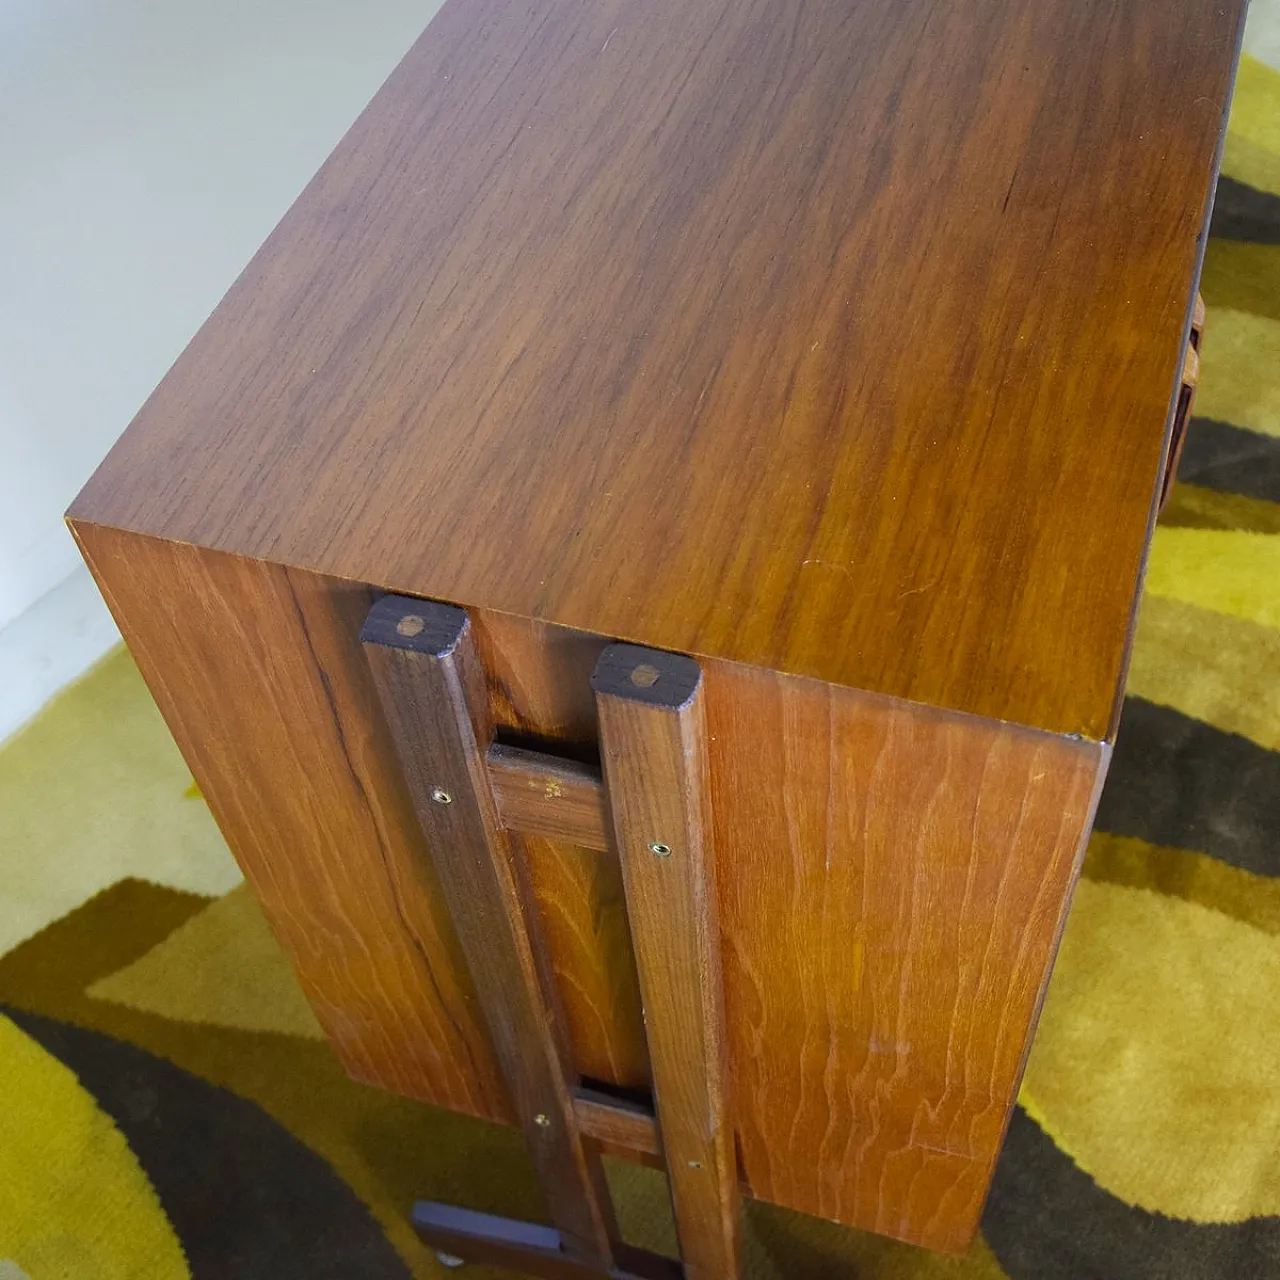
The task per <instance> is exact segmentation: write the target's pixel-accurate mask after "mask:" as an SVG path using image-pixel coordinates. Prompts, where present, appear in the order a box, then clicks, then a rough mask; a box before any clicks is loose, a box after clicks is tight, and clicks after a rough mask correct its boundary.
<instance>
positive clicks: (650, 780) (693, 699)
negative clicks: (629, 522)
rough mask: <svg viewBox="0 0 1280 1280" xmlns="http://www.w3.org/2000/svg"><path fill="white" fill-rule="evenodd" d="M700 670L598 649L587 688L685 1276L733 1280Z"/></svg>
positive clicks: (736, 1228)
mask: <svg viewBox="0 0 1280 1280" xmlns="http://www.w3.org/2000/svg"><path fill="white" fill-rule="evenodd" d="M701 679H702V676H701V670H700V668H699V667H698V664H697V663H696V662H694V661H693V660H692V659H690V658H686V657H682V656H679V655H676V654H669V653H661V652H657V651H655V650H651V649H641V648H637V647H636V646H634V645H623V644H615V645H610V646H609V648H607V649H606V650H605V651H604V653H603V654H602V655H601V657H600V661H599V663H598V665H597V666H596V670H595V674H594V675H593V676H592V680H591V683H592V688H593V689H594V690H595V693H596V703H597V707H598V709H599V715H600V742H601V748H602V755H603V758H604V775H605V786H606V789H607V791H608V796H609V805H610V809H611V811H612V815H613V826H614V834H615V839H616V843H617V849H618V855H619V858H620V860H621V863H622V875H623V883H624V885H625V888H626V897H627V916H628V918H629V920H630V924H631V937H632V941H633V943H634V945H635V953H636V967H637V970H638V972H639V976H640V994H641V999H642V1001H643V1004H644V1020H645V1034H646V1037H647V1039H648V1042H649V1057H650V1061H651V1063H652V1066H653V1080H654V1091H655V1095H656V1103H657V1116H658V1125H659V1129H660V1131H661V1134H662V1147H663V1151H664V1152H665V1154H666V1159H667V1169H668V1172H669V1176H670V1180H671V1198H672V1205H673V1208H674V1210H675V1219H676V1230H677V1232H678V1234H679V1237H680V1251H681V1255H682V1257H683V1259H684V1265H685V1273H686V1274H687V1275H688V1276H690V1277H696V1278H698V1280H728V1278H729V1277H733V1276H737V1275H740V1274H741V1268H742V1261H741V1252H742V1248H741V1221H742V1217H741V1206H740V1204H739V1190H738V1170H737V1158H736V1152H735V1145H734V1137H733V1128H732V1124H731V1121H730V1119H729V1115H728V1107H727V1104H726V1091H727V1076H728V1069H727V1059H726V1042H725V1034H724V1010H723V984H722V981H721V976H720V931H719V925H718V920H717V910H716V887H715V861H714V856H713V850H712V847H711V821H710V813H709V811H708V803H709V800H708V796H709V787H708V778H707V752H706V728H705V719H704V711H703V702H702V689H701Z"/></svg>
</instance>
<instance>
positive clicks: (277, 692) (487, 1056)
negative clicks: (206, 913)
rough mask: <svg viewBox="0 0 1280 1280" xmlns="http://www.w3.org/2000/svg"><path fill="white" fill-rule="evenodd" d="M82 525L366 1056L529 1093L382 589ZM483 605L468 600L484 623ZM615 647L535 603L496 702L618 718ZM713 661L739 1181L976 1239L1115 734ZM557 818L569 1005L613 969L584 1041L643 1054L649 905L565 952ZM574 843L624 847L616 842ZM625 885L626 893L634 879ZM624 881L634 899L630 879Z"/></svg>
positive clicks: (217, 807) (282, 924)
mask: <svg viewBox="0 0 1280 1280" xmlns="http://www.w3.org/2000/svg"><path fill="white" fill-rule="evenodd" d="M77 534H78V536H79V538H80V540H81V544H82V547H83V548H84V550H85V552H86V554H87V557H88V559H89V561H90V564H91V566H92V568H93V570H94V573H95V575H96V576H97V578H98V581H99V583H100V584H101V585H102V586H103V588H104V592H105V594H106V595H107V598H108V601H109V603H110V604H111V607H112V610H113V612H114V613H115V616H116V618H117V620H118V621H119V622H120V624H121V626H122V627H123V629H124V631H125V634H126V636H127V638H128V640H129V643H130V645H131V646H132V648H133V651H134V653H135V655H136V656H137V658H138V661H139V665H140V666H141V668H142V671H143V674H144V676H145V677H146V679H147V682H148V684H149V686H150V688H151V690H152V692H153V693H154V694H155V696H156V699H157V702H158V703H159V705H160V708H161V710H162V711H163V713H164V714H165V717H166V719H167V720H168V722H169V725H170V727H171V728H172V730H173V732H174V735H175V737H176V738H177V740H178V744H179V746H180V747H181V748H182V751H183V753H184V755H185V756H186V758H187V761H188V763H189V764H190V765H191V767H192V770H193V772H194V773H195V775H196V778H197V780H198V781H199V783H200V785H201V788H202V790H203V791H204V793H205V795H206V796H207V797H208V799H209V802H210V805H211V807H212V809H213V812H214V815H215V817H216V818H217V820H218V822H219V825H220V826H221V828H222V830H223V832H224V833H225V834H226V835H227V838H228V840H229V842H230V844H231V846H232V849H233V851H234V852H235V853H236V856H237V858H238V859H239V861H240V863H241V865H242V866H243V867H244V869H245V872H246V874H247V875H248V877H249V879H250V880H251V881H252V883H253V885H254V888H255V891H256V892H257V893H258V895H259V896H260V898H261V899H262V901H263V904H264V907H265V909H266V912H267V916H268V919H269V920H270V921H271V923H272V926H273V928H274V930H275V932H276V934H277V936H278V937H279V938H280V940H281V942H282V943H283V944H284V946H285V948H286V950H287V951H288V952H289V954H290V956H291V958H292V960H293V963H294V966H295V969H296V970H297V972H298V974H299V978H300V980H301V982H302V986H303V989H304V991H305V992H306V993H307V995H308V998H309V999H310V1000H311V1002H312V1004H313V1005H314V1007H315V1008H316V1011H317V1014H318V1015H319V1017H320V1021H321V1024H322V1025H323V1026H324V1028H325V1030H326V1032H327V1033H328V1035H329V1036H330V1038H331V1039H332V1041H333V1043H334V1044H335V1047H336V1048H337V1050H338V1053H339V1055H340V1056H341V1058H342V1061H343V1063H344V1064H345V1065H346V1067H347V1068H348V1070H350V1071H351V1072H352V1073H353V1074H354V1075H356V1076H357V1077H359V1078H361V1079H364V1080H367V1081H369V1082H370V1083H375V1084H380V1085H382V1086H383V1087H384V1088H389V1089H394V1090H396V1091H398V1092H401V1093H405V1094H408V1095H410V1096H414V1097H418V1098H423V1099H425V1100H427V1101H431V1102H435V1103H438V1104H439V1105H442V1106H448V1107H452V1108H454V1109H457V1110H464V1111H470V1112H472V1113H474V1114H479V1115H484V1116H488V1117H490V1118H493V1119H499V1120H502V1119H506V1120H511V1119H512V1114H511V1110H510V1106H509V1104H508V1102H507V1100H506V1095H505V1091H504V1089H503V1086H502V1084H501V1081H500V1077H499V1074H498V1071H497V1068H496V1065H495V1063H494V1061H493V1058H492V1055H491V1053H490V1051H489V1049H488V1041H487V1036H486V1035H485V1033H484V1031H483V1029H482V1023H481V1022H480V1020H479V1011H478V1009H477V1007H476V1004H475V1000H474V996H473V994H472V992H471V989H470V983H469V981H468V980H467V978H466V974H465V967H464V966H463V964H462V961H461V956H460V954H459V953H458V950H457V945H456V940H455V938H454V937H453V933H452V928H451V926H450V923H449V920H448V918H447V915H446V913H445V911H444V909H443V902H442V899H441V898H440V896H439V887H438V884H437V882H436V879H435V876H434V871H433V869H432V866H431V862H430V859H429V857H428V856H427V853H426V850H425V848H424V846H423V840H422V837H421V833H420V831H419V829H418V826H417V822H416V819H415V817H414V815H413V812H412V807H411V805H410V802H409V798H408V795H407V793H406V791H405V786H404V783H403V781H402V780H401V778H400V772H399V767H398V764H397V763H396V761H395V759H394V753H393V751H392V749H391V745H390V741H389V738H388V735H387V731H386V729H385V727H384V726H383V724H382V718H381V715H380V713H379V711H378V708H377V702H376V695H375V692H374V689H373V687H372V682H371V680H370V677H369V672H368V667H367V664H366V663H365V662H364V658H363V654H362V653H361V652H360V650H359V645H358V641H357V636H358V633H359V628H360V624H361V622H362V620H363V617H364V614H365V612H366V611H367V608H368V605H369V604H370V602H371V600H370V593H369V592H367V591H366V590H364V589H363V588H360V587H357V586H354V585H352V584H349V583H343V582H339V581H335V580H332V579H326V578H322V577H317V576H315V575H311V574H308V573H304V572H300V571H296V570H285V569H282V568H279V567H277V566H272V565H268V564H263V563H260V562H254V561H247V560H242V559H239V558H237V557H231V556H225V555H220V554H217V553H212V552H207V551H202V550H199V549H197V548H193V547H187V546H181V545H177V544H167V543H163V542H158V541H156V540H154V539H151V538H145V537H137V536H134V535H129V534H121V533H118V532H116V531H113V530H109V529H102V528H95V527H92V526H84V525H81V526H78V527H77ZM490 621H491V619H489V618H487V617H483V616H482V617H480V618H478V619H476V620H475V626H476V638H477V642H478V645H477V647H478V648H480V649H481V650H482V651H486V650H487V651H488V652H490V653H492V652H494V651H495V646H493V645H492V644H491V643H490V642H491V641H492V638H493V637H492V636H491V635H490V636H488V637H487V638H486V627H487V626H488V624H489V622H490ZM539 644H542V645H543V646H544V647H543V648H542V650H541V651H540V652H535V650H537V649H538V646H539ZM588 647H589V648H590V654H588V657H589V661H587V662H586V663H584V662H583V661H582V657H583V653H584V650H585V649H586V648H588ZM603 647H604V646H603V642H601V641H599V640H593V641H591V643H590V645H589V646H586V645H585V642H584V641H583V639H582V638H581V637H577V636H574V635H572V634H560V633H556V632H555V631H554V630H553V629H546V628H541V627H537V626H531V625H514V624H513V625H512V626H511V627H510V628H509V629H508V631H507V632H506V633H505V635H504V641H503V646H502V652H504V653H505V654H507V655H508V657H511V656H513V655H515V654H517V653H518V652H519V653H523V654H525V657H526V658H527V664H528V665H527V667H526V668H525V669H527V670H529V671H530V672H541V673H542V674H541V675H539V676H538V678H537V679H536V680H533V679H531V680H530V682H528V683H527V684H526V685H525V686H522V687H518V686H515V685H513V684H512V683H511V682H510V681H507V682H503V681H501V680H498V679H495V678H494V676H493V675H492V674H491V676H490V701H491V712H492V713H493V714H494V717H495V719H496V720H498V722H499V731H500V732H501V727H502V724H503V722H504V718H505V722H506V723H507V724H514V723H519V724H520V725H521V726H522V730H521V731H522V732H523V733H524V734H525V735H527V736H530V737H535V738H537V737H541V738H550V737H552V736H554V735H553V733H552V730H553V729H554V728H555V726H557V725H558V726H560V727H561V729H564V728H566V727H567V726H573V732H574V734H575V735H576V734H577V733H579V732H582V733H587V734H590V735H591V737H592V738H594V736H595V733H596V729H595V723H594V721H595V715H594V709H593V707H592V705H591V702H592V699H591V691H590V686H589V683H588V675H589V672H590V670H591V667H592V666H593V665H594V655H598V654H599V652H600V651H601V649H602V648H603ZM486 660H487V659H486ZM521 661H522V662H523V661H524V660H523V659H522V660H521ZM703 668H704V680H705V683H706V700H707V709H706V714H707V739H708V744H709V764H710V770H711V807H712V813H713V832H714V844H715V848H716V851H717V880H718V884H719V900H720V901H719V906H720V928H721V953H722V964H723V971H724V983H725V1020H726V1031H727V1039H728V1048H729V1061H730V1087H731V1098H730V1103H731V1107H732V1114H733V1118H734V1126H735V1129H736V1132H737V1140H738V1144H739V1148H740V1155H741V1161H742V1172H743V1175H744V1185H745V1187H746V1189H747V1190H748V1192H749V1193H750V1194H753V1195H755V1196H757V1197H760V1198H763V1199H767V1200H774V1201H777V1202H779V1203H782V1204H785V1205H789V1206H791V1207H793V1208H796V1209H799V1210H802V1211H804V1212H807V1213H813V1214H818V1215H820V1216H823V1217H828V1218H832V1219H835V1220H837V1221H841V1222H845V1223H848V1224H850V1225H854V1226H860V1227H865V1228H868V1229H872V1230H876V1231H881V1232H884V1233H886V1234H890V1235H896V1236H899V1237H901V1238H903V1239H906V1240H911V1241H914V1242H915V1243H919V1244H926V1245H932V1246H936V1247H942V1248H957V1247H960V1246H962V1245H963V1244H964V1242H965V1240H966V1239H967V1238H968V1235H969V1233H970V1232H971V1231H972V1229H973V1227H974V1225H975V1224H976V1221H977V1216H978V1213H979V1210H980V1208H981V1204H982V1199H983V1196H984V1194H985V1189H986V1184H987V1179H988V1176H989V1173H990V1170H991V1168H992V1166H993V1165H994V1161H995V1158H996V1155H997V1153H998V1150H999V1145H1000V1140H1001V1136H1002V1134H1003V1131H1004V1125H1005V1121H1006V1117H1007V1115H1008V1112H1009V1108H1010V1107H1011V1105H1012V1102H1013V1099H1014V1096H1015V1094H1016V1090H1017V1084H1018V1080H1019V1077H1020V1074H1021V1068H1022V1061H1023V1056H1024V1053H1025V1050H1026V1047H1027V1045H1028V1043H1029V1038H1030V1035H1031V1032H1032V1030H1033V1028H1034V1022H1035V1016H1036V1011H1037V1007H1038V1001H1039V998H1040V994H1041V992H1042V990H1043V986H1044V983H1045V981H1046V979H1047V975H1048V971H1049V967H1050V964H1051V961H1052V957H1053V954H1054V950H1055V947H1056V942H1057V937H1058V930H1059V928H1060V925H1061V922H1062V919H1063V917H1064V915H1065V911H1066V907H1067V903H1068V899H1069V895H1070V888H1071V885H1072V883H1073V879H1074V873H1075V869H1076V864H1077V859H1078V857H1079V855H1080V853H1081V851H1082V849H1083V843H1084V838H1085V835H1086V833H1087V830H1088V827H1089V823H1090V820H1091V816H1092V808H1093V802H1094V798H1095V791H1096V787H1097V785H1098V783H1099V781H1100V777H1101V771H1102V766H1103V764H1104V762H1105V754H1106V748H1105V747H1102V746H1099V745H1098V744H1094V743H1088V742H1079V741H1073V740H1070V739H1065V738H1061V737H1056V736H1054V735H1049V734H1043V733H1037V732H1033V731H1030V730H1025V729H1021V728H1018V727H1016V726H1011V725H1000V724H996V723H990V722H984V721H980V720H977V719H975V718H973V717H969V716H964V715H954V714H949V713H943V712H938V711H936V710H932V709H930V708H926V707H919V706H914V705H911V704H905V703H901V702H898V701H895V700H892V699H886V698H881V697H878V696H875V695H870V694H863V693H856V692H853V691H850V690H846V689H840V688H834V687H830V686H826V685H822V684H820V683H817V682H814V681H809V680H804V679H799V678H794V677H787V676H782V675H778V674H776V673H770V672H763V671H759V670H755V669H752V668H747V667H742V666H739V665H737V664H733V663H704V664H703ZM513 689H514V690H515V692H514V693H513ZM564 745H565V747H566V751H567V753H569V754H585V750H586V745H587V744H586V743H585V742H583V741H581V740H577V741H576V745H575V742H573V741H568V742H566V743H565V744H564ZM535 848H536V842H534V841H529V842H528V844H527V849H528V852H529V856H530V872H531V876H532V878H533V881H534V887H535V896H536V897H537V898H538V901H539V906H540V908H541V911H542V917H543V921H544V923H545V924H546V925H547V933H548V941H549V942H550V943H551V944H552V945H551V951H552V960H553V967H554V968H555V971H556V980H557V983H558V985H559V987H560V990H561V996H562V999H563V1000H564V1002H565V1005H566V1013H569V1011H570V1009H571V1008H572V1007H573V1006H572V999H573V995H572V993H573V992H574V991H578V992H585V993H589V996H588V997H586V998H584V1000H583V1003H582V1005H581V1006H580V1009H581V1010H582V1012H583V1017H582V1018H581V1020H580V1023H579V1027H578V1031H577V1032H576V1033H575V1032H574V1029H573V1027H572V1018H570V1019H569V1021H570V1023H571V1026H570V1032H571V1034H570V1042H571V1045H572V1049H573V1056H574V1061H575V1063H576V1065H577V1066H578V1069H579V1070H581V1071H583V1072H584V1073H586V1071H587V1068H586V1066H585V1065H584V1064H586V1063H596V1064H599V1063H602V1062H603V1063H605V1064H607V1063H609V1062H610V1061H613V1062H614V1063H617V1064H622V1063H624V1062H626V1061H627V1057H626V1055H627V1049H626V1046H628V1045H632V1046H634V1045H635V1044H636V1043H637V1042H640V1043H642V1039H641V1037H642V1028H641V1027H640V1024H639V1015H638V997H633V998H635V999H636V1000H637V1004H636V1006H633V1013H632V1015H631V1019H632V1020H630V1021H625V1020H623V1019H621V1018H619V1017H618V1016H617V1011H618V1010H619V1009H621V1008H624V1007H625V1002H622V1001H620V1000H619V999H618V997H617V996H616V994H613V993H611V990H612V988H611V984H613V983H615V982H616V981H617V978H616V975H617V974H618V973H619V972H622V971H624V970H625V971H626V972H627V974H628V975H629V976H628V978H627V981H629V982H634V981H635V975H634V968H633V967H631V968H628V967H627V966H632V965H633V961H632V958H631V949H630V941H629V937H627V935H626V934H625V933H623V932H622V928H620V927H618V926H616V925H613V924H610V925H608V926H607V927H600V926H597V925H594V924H590V923H588V924H587V925H586V926H581V925H574V926H573V929H572V930H571V931H573V932H576V936H577V938H578V939H579V940H578V941H575V943H574V945H573V946H564V947H561V948H560V949H559V951H558V952H557V948H556V946H555V945H554V943H555V937H554V934H555V927H554V925H553V923H552V922H554V921H555V920H556V919H557V918H558V917H559V916H560V914H561V912H562V911H563V912H564V914H565V918H566V919H570V918H572V919H575V920H581V918H582V917H581V916H574V914H573V913H574V912H575V910H579V909H580V906H581V903H582V902H583V901H592V899H591V897H590V895H589V894H582V892H581V890H579V889H578V888H576V887H575V885H576V883H577V877H579V876H588V875H589V872H588V869H587V868H588V865H589V864H587V863H585V862H580V863H574V864H573V869H572V873H568V872H565V871H564V870H563V868H562V867H561V866H560V861H561V859H559V858H555V859H547V860H545V862H544V861H543V860H542V859H540V856H539V855H538V854H537V853H536V852H535ZM575 857H580V858H582V859H596V860H598V861H597V862H596V863H594V864H590V865H594V866H595V867H596V868H597V872H596V873H595V874H597V875H613V876H617V875H618V868H617V866H616V864H614V863H609V862H608V861H607V859H608V855H607V854H602V853H597V852H593V851H589V850H577V851H576V853H575ZM606 868H607V869H606ZM557 873H558V874H557ZM610 892H611V893H616V894H617V897H618V899H620V898H621V885H620V881H615V888H614V889H613V890H611V891H610ZM596 900H597V901H598V900H599V899H596ZM610 910H617V911H618V916H617V920H618V921H619V922H620V924H621V926H622V927H625V920H624V919H623V918H622V916H621V908H620V902H618V905H617V906H616V907H615V906H611V907H610ZM592 938H597V939H599V941H598V942H593V941H591V939H592ZM583 939H585V940H586V941H582V940H583ZM611 1016H612V1017H613V1018H614V1020H613V1021H610V1018H611ZM632 1061H633V1062H634V1059H633V1060H632ZM618 1074H620V1075H621V1074H623V1071H622V1068H621V1066H619V1068H618ZM650 1145H651V1144H650Z"/></svg>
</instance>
